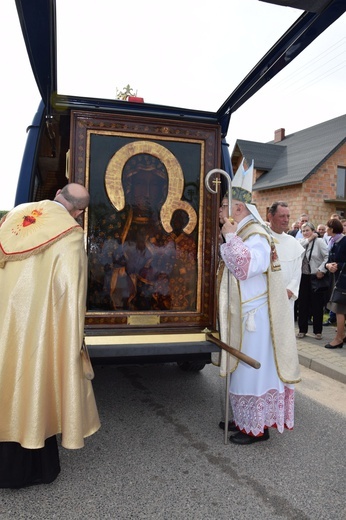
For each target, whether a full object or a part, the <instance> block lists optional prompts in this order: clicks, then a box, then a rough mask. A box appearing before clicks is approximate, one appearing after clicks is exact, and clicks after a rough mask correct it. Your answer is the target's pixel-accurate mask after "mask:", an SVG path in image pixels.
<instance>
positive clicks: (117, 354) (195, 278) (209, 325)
mask: <svg viewBox="0 0 346 520" xmlns="http://www.w3.org/2000/svg"><path fill="white" fill-rule="evenodd" d="M275 3H278V4H281V5H290V2H288V1H287V2H275ZM291 3H292V2H291ZM294 4H295V7H297V6H298V7H299V6H300V7H301V8H302V9H304V8H305V7H306V10H305V11H304V12H303V14H302V15H301V16H300V17H299V18H298V19H297V21H296V22H295V23H294V24H293V25H292V26H291V27H290V28H289V29H288V30H287V31H286V33H285V34H284V35H282V37H281V38H280V39H279V40H278V41H277V43H276V44H275V45H274V46H273V47H272V48H271V49H270V50H269V51H268V53H267V54H266V55H265V56H264V57H263V58H262V59H261V60H260V62H259V63H258V64H257V65H256V66H255V67H254V68H253V69H252V70H251V71H250V73H249V74H248V75H247V76H246V77H245V78H244V80H243V81H242V82H241V83H240V84H239V86H238V87H237V88H236V89H235V90H234V92H233V93H231V94H230V96H229V97H228V98H227V99H226V100H225V101H224V103H223V104H222V105H221V107H220V108H219V109H218V110H217V111H216V112H210V111H198V110H189V109H188V108H177V107H171V106H164V105H154V104H149V103H145V102H138V101H139V100H132V101H131V100H119V99H116V100H109V99H95V98H86V97H78V96H68V95H61V94H58V92H57V63H56V55H57V53H56V3H55V0H16V5H17V10H18V16H19V19H20V23H21V27H22V31H23V35H24V39H25V42H26V46H27V50H28V55H29V59H30V62H31V65H32V69H33V73H34V75H35V78H36V81H37V85H38V88H39V91H40V94H41V97H42V101H41V103H40V106H39V108H38V111H37V114H36V115H35V117H34V120H33V124H32V126H31V127H30V129H29V132H28V140H27V146H26V149H25V153H24V157H23V162H22V168H21V172H20V176H19V182H18V189H17V195H16V204H19V203H22V202H27V201H34V200H42V199H47V198H53V197H54V195H55V193H56V191H57V189H59V188H61V187H62V186H63V185H64V184H66V183H67V182H78V183H81V184H83V185H85V186H86V187H87V188H88V190H89V192H90V205H89V207H88V209H87V211H86V212H85V215H84V217H83V220H82V221H81V222H80V223H81V225H83V227H84V230H85V239H86V240H85V242H86V249H87V253H88V258H89V267H88V275H89V285H88V296H87V312H86V321H85V333H86V342H87V344H88V346H89V350H90V353H91V355H92V356H93V357H96V358H105V357H111V358H112V360H113V362H121V363H124V362H133V361H135V360H136V361H138V360H140V361H153V360H155V361H156V360H163V361H177V362H178V363H179V364H180V366H181V367H182V368H184V369H192V370H199V369H201V368H203V366H204V365H205V363H207V362H210V355H211V352H213V351H218V347H216V346H215V345H213V344H211V343H210V342H208V341H207V340H206V332H212V333H215V334H217V328H218V327H217V305H216V301H217V282H216V280H217V276H216V271H217V263H218V246H219V239H218V235H219V227H218V224H219V223H218V205H219V200H218V199H217V197H215V196H213V195H212V194H211V193H209V192H208V191H207V190H206V187H205V177H206V174H207V173H208V172H209V171H210V170H211V169H214V168H222V169H224V170H225V171H226V172H227V173H228V174H229V175H230V176H232V168H231V164H230V157H229V152H228V146H227V142H226V136H227V132H228V127H229V123H230V118H231V115H232V113H233V112H234V111H235V110H237V108H239V107H240V106H241V105H242V104H243V103H245V102H246V101H247V99H249V98H250V97H251V96H252V95H253V94H254V93H255V92H257V91H258V90H259V89H260V88H261V87H262V86H263V85H264V84H265V83H266V82H268V81H269V80H270V79H271V78H273V77H274V76H275V75H276V74H277V73H278V72H279V71H280V70H282V69H283V68H284V67H285V66H286V65H287V64H288V63H290V62H291V61H292V60H293V59H294V58H295V57H296V56H297V55H298V54H299V53H300V52H302V50H304V48H306V47H307V46H308V45H309V44H310V43H311V42H312V41H313V40H314V39H315V38H316V37H317V36H318V35H319V34H320V33H321V32H323V31H324V30H325V29H326V28H327V27H328V26H329V25H330V24H332V23H333V22H334V21H335V20H336V19H337V18H338V17H339V16H341V15H342V14H343V13H344V12H345V2H344V1H343V0H328V1H327V0H321V1H319V2H308V0H306V1H304V0H302V1H301V2H299V1H296V2H294ZM308 4H314V6H315V7H312V8H311V7H310V6H309V5H308ZM220 16H222V14H220Z"/></svg>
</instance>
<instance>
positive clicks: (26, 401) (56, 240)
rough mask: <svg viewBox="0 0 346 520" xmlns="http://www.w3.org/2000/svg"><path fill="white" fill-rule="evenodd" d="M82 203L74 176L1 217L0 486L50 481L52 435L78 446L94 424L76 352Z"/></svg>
mask: <svg viewBox="0 0 346 520" xmlns="http://www.w3.org/2000/svg"><path fill="white" fill-rule="evenodd" d="M88 203H89V194H88V192H87V190H86V189H85V188H84V186H81V185H79V184H74V183H71V184H68V185H67V186H65V187H64V188H63V189H62V190H58V192H57V194H56V197H55V200H54V201H50V200H44V201H40V202H33V203H28V204H21V205H19V206H17V207H15V208H14V209H13V210H12V211H10V212H9V213H8V214H7V215H5V217H4V218H3V220H2V222H1V225H0V291H1V299H0V410H1V412H0V460H1V464H0V487H12V488H19V487H23V486H27V485H32V484H39V483H50V482H52V481H53V480H55V478H56V477H57V476H58V474H59V472H60V462H59V452H58V445H57V439H56V435H57V434H61V444H62V446H63V447H65V448H69V449H76V448H81V447H83V446H84V438H85V437H87V436H89V435H92V434H93V433H95V432H96V431H97V430H98V429H99V427H100V422H99V417H98V412H97V408H96V403H95V398H94V393H93V389H92V384H91V382H90V381H89V380H87V379H86V378H85V377H84V374H83V370H82V360H81V355H80V350H81V346H82V342H83V334H84V318H85V302H86V286H87V257H86V253H85V249H84V233H83V229H82V228H81V227H80V226H79V224H78V223H77V222H76V220H75V219H76V218H77V217H78V215H80V214H81V213H82V212H83V210H84V209H85V208H86V206H87V205H88Z"/></svg>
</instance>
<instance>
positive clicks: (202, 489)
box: [0, 365, 346, 520]
mask: <svg viewBox="0 0 346 520" xmlns="http://www.w3.org/2000/svg"><path fill="white" fill-rule="evenodd" d="M303 370H307V369H305V368H304V369H303ZM95 372H96V378H95V381H94V387H95V392H96V398H97V402H98V406H99V411H100V415H101V421H102V428H101V430H100V431H99V432H98V433H97V434H96V435H94V436H92V437H91V438H90V439H88V440H87V442H86V447H85V448H84V449H82V450H76V451H69V450H64V449H62V450H61V464H62V472H61V475H60V476H59V478H58V479H57V481H56V482H55V483H53V484H52V485H50V486H38V487H33V488H27V489H23V490H18V491H12V490H0V520H22V519H23V520H24V519H25V520H33V519H35V520H41V519H42V520H51V519H59V520H60V519H64V520H65V519H66V520H77V519H83V520H84V519H85V518H88V519H95V520H98V519H100V520H101V519H116V520H130V519H136V520H190V519H191V520H216V519H218V520H226V519H227V520H230V519H231V520H232V519H234V520H235V519H237V520H238V519H241V520H250V519H251V520H253V519H254V518H256V519H258V520H262V519H263V520H264V519H265V520H284V519H287V520H315V519H316V518H318V519H319V520H330V519H331V518H332V519H333V520H345V518H346V511H345V503H346V497H345V477H346V475H345V467H346V454H345V443H344V438H343V437H344V431H345V429H346V412H345V413H344V414H342V413H340V410H339V412H337V411H335V410H333V409H330V408H329V407H328V406H326V405H325V404H322V405H321V404H320V403H319V402H318V401H319V398H318V396H316V389H318V388H328V389H330V388H331V387H332V385H337V386H336V387H335V391H334V396H333V395H332V396H331V397H330V401H333V400H336V399H337V398H338V399H339V400H341V401H342V400H343V402H344V403H345V402H346V386H345V385H343V384H342V383H339V382H337V381H334V380H331V379H328V380H327V383H324V385H325V386H324V387H322V381H323V380H324V379H325V380H326V379H327V378H325V377H324V376H323V375H321V374H318V373H316V372H313V371H311V370H309V371H308V374H309V378H307V381H306V383H304V384H305V387H306V388H305V389H306V390H310V392H312V393H311V395H309V393H306V392H305V391H303V390H304V387H303V386H302V387H301V388H302V389H301V390H299V391H297V394H296V395H297V398H296V428H295V430H294V431H293V432H287V431H286V432H284V433H283V434H282V435H280V434H279V433H277V432H276V431H273V432H272V434H271V438H270V440H269V441H267V442H263V443H260V444H257V445H252V446H234V445H232V444H227V445H226V444H224V441H223V433H222V432H221V430H219V429H218V427H217V424H218V421H219V420H220V417H221V410H222V408H223V397H224V381H223V380H221V379H220V377H219V376H218V371H217V369H216V368H215V367H213V366H211V365H209V366H207V367H206V368H205V369H204V370H203V371H202V372H201V373H199V374H186V373H183V372H181V371H180V370H179V369H178V368H177V367H176V366H175V365H161V366H144V367H126V368H125V367H123V368H115V367H113V366H97V367H95ZM311 377H312V379H311ZM298 388H299V385H298ZM324 394H325V392H324Z"/></svg>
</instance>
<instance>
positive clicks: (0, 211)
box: [0, 209, 8, 220]
mask: <svg viewBox="0 0 346 520" xmlns="http://www.w3.org/2000/svg"><path fill="white" fill-rule="evenodd" d="M6 213H8V210H1V209H0V220H1V219H2V217H3V216H4V215H6Z"/></svg>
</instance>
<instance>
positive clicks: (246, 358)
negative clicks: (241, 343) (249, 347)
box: [206, 332, 261, 368]
mask: <svg viewBox="0 0 346 520" xmlns="http://www.w3.org/2000/svg"><path fill="white" fill-rule="evenodd" d="M206 339H207V341H210V342H211V343H215V345H217V346H218V347H220V348H221V349H222V350H226V352H228V353H229V354H231V355H232V356H234V357H236V358H238V359H239V360H240V361H244V363H246V364H247V365H250V366H251V367H252V368H260V367H261V363H260V362H259V361H256V359H253V358H252V357H250V356H247V355H246V354H244V353H243V352H240V350H237V349H236V348H234V347H230V346H229V345H227V344H226V343H224V342H223V341H221V340H220V339H218V338H215V336H213V335H212V334H211V333H210V332H207V333H206Z"/></svg>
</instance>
